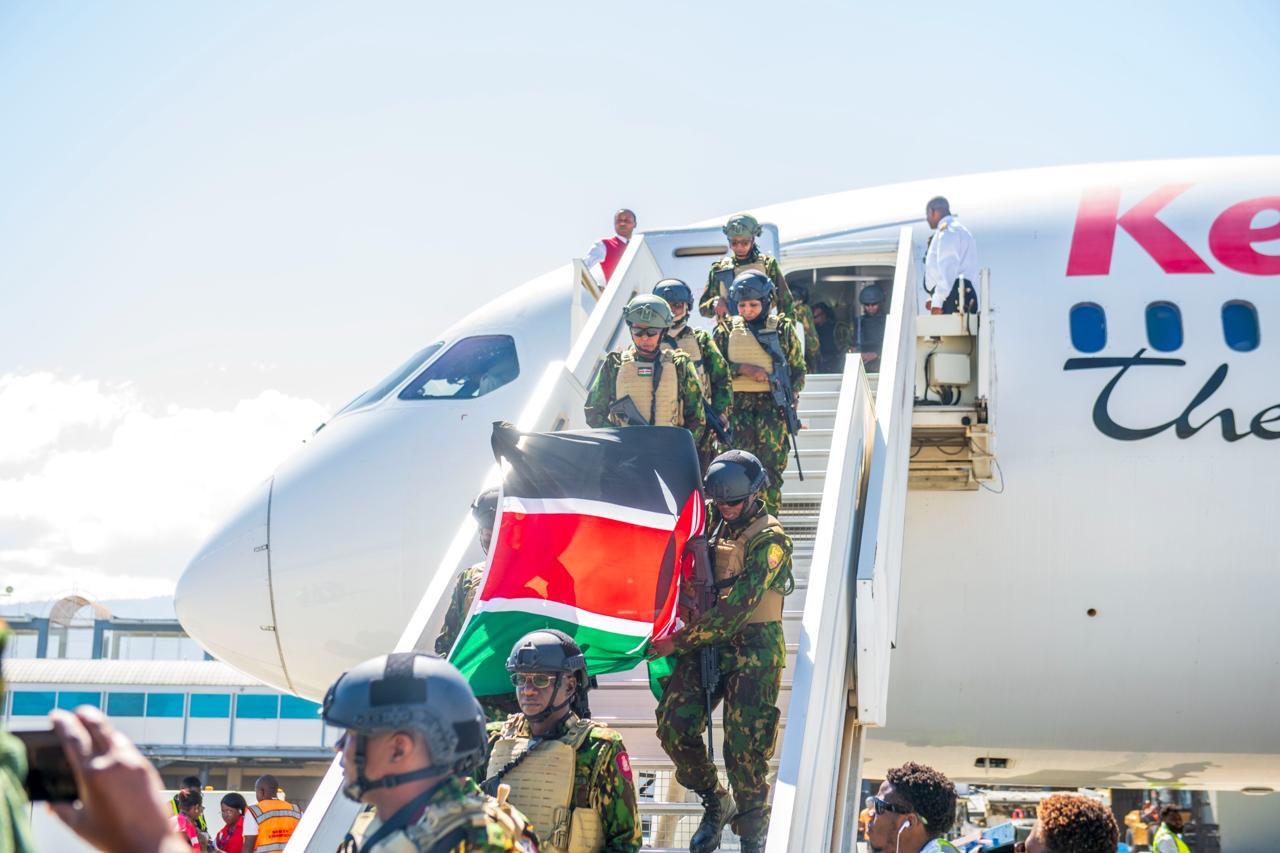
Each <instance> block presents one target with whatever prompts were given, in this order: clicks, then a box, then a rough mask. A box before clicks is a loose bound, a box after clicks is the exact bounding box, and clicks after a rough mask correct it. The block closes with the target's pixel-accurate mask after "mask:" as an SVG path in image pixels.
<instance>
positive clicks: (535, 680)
mask: <svg viewBox="0 0 1280 853" xmlns="http://www.w3.org/2000/svg"><path fill="white" fill-rule="evenodd" d="M553 681H555V677H554V676H551V675H547V674H546V673H545V672H513V673H511V685H512V686H513V687H521V686H522V685H525V684H530V685H533V688H534V689H535V690H546V689H547V688H548V687H550V686H551V682H553Z"/></svg>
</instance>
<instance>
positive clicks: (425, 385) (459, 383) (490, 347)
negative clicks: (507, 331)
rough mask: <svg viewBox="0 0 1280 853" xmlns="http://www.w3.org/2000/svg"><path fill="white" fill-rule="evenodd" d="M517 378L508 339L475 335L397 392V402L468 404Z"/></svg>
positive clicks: (516, 363)
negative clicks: (462, 401)
mask: <svg viewBox="0 0 1280 853" xmlns="http://www.w3.org/2000/svg"><path fill="white" fill-rule="evenodd" d="M519 375H520V362H519V361H518V360H517V359H516V342H515V340H514V339H513V338H512V337H511V336H510V335H477V336H475V337H472V338H463V339H462V340H460V341H458V342H457V343H456V344H454V345H453V346H451V347H449V349H447V350H446V351H445V353H444V355H442V356H440V357H439V358H437V359H436V360H435V361H433V362H432V363H431V364H430V365H429V366H428V367H427V369H426V370H424V371H422V373H421V374H419V375H418V377H417V378H416V379H414V380H413V381H412V382H410V383H409V384H408V385H406V386H405V389H404V390H403V391H401V392H400V399H401V400H470V399H473V398H475V397H483V396H484V395H485V394H488V393H489V392H491V391H496V390H497V389H499V388H501V387H502V386H503V385H506V384H507V383H508V382H511V381H513V380H514V379H515V378H516V377H517V376H519Z"/></svg>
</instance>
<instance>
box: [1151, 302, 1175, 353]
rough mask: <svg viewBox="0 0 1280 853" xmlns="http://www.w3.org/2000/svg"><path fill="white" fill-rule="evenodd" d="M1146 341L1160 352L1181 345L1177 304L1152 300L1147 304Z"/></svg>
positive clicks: (1168, 350)
mask: <svg viewBox="0 0 1280 853" xmlns="http://www.w3.org/2000/svg"><path fill="white" fill-rule="evenodd" d="M1147 342H1148V343H1150V344H1151V347H1152V349H1157V350H1159V351H1160V352H1173V351H1174V350H1176V349H1179V348H1181V347H1182V312H1181V311H1179V310H1178V306H1177V305H1174V304H1173V303H1172V302H1152V303H1151V304H1150V305H1148V306H1147Z"/></svg>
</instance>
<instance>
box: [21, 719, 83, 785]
mask: <svg viewBox="0 0 1280 853" xmlns="http://www.w3.org/2000/svg"><path fill="white" fill-rule="evenodd" d="M13 736H14V737H16V738H17V739H18V740H20V741H22V745H23V746H24V747H26V750H27V778H26V788H27V799H29V800H31V801H32V802H37V801H39V800H45V801H47V802H50V803H70V802H74V801H76V800H78V799H79V798H80V793H79V790H78V789H77V787H76V777H75V774H73V773H72V772H71V765H70V764H68V763H67V754H66V752H65V751H63V749H62V739H61V738H59V737H58V735H57V734H56V733H55V732H54V730H53V729H52V728H47V729H39V730H37V731H17V732H13Z"/></svg>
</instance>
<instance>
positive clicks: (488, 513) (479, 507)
mask: <svg viewBox="0 0 1280 853" xmlns="http://www.w3.org/2000/svg"><path fill="white" fill-rule="evenodd" d="M471 517H472V518H474V519H475V520H476V524H477V525H479V527H480V529H481V530H492V529H493V522H494V521H495V520H496V519H497V517H498V489H497V487H494V488H492V489H485V490H484V491H483V492H481V493H480V494H478V495H476V499H475V500H473V501H472V502H471Z"/></svg>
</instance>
